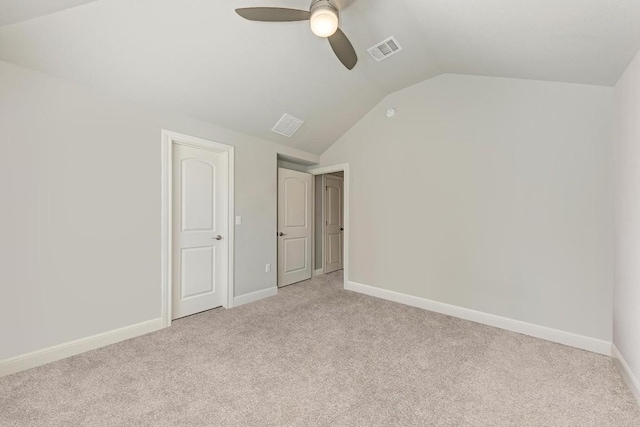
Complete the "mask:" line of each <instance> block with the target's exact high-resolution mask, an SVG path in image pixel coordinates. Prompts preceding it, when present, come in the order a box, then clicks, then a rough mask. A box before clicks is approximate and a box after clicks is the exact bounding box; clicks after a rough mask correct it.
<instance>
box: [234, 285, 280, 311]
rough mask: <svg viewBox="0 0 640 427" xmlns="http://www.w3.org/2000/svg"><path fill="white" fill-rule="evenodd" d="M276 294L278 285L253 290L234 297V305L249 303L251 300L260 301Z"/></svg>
mask: <svg viewBox="0 0 640 427" xmlns="http://www.w3.org/2000/svg"><path fill="white" fill-rule="evenodd" d="M275 295H278V288H277V287H273V288H268V289H263V290H261V291H255V292H251V293H248V294H244V295H240V296H239V297H234V298H233V306H234V307H238V306H239V305H243V304H249V303H250V302H254V301H259V300H261V299H264V298H269V297H272V296H275Z"/></svg>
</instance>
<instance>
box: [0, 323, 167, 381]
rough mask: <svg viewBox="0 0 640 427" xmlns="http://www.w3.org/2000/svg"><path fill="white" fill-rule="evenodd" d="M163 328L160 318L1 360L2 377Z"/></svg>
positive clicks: (0, 373) (0, 371) (0, 374)
mask: <svg viewBox="0 0 640 427" xmlns="http://www.w3.org/2000/svg"><path fill="white" fill-rule="evenodd" d="M162 328H163V322H162V319H161V318H158V319H153V320H148V321H146V322H142V323H137V324H135V325H130V326H125V327H124V328H120V329H114V330H112V331H108V332H103V333H101V334H97V335H92V336H90V337H86V338H81V339H79V340H74V341H69V342H66V343H63V344H58V345H54V346H52V347H48V348H45V349H42V350H37V351H32V352H31V353H26V354H22V355H20V356H15V357H12V358H9V359H5V360H0V377H2V376H4V375H10V374H14V373H16V372H20V371H24V370H26V369H31V368H35V367H36V366H40V365H44V364H46V363H51V362H55V361H56V360H60V359H65V358H67V357H71V356H75V355H77V354H80V353H84V352H87V351H91V350H95V349H97V348H100V347H105V346H108V345H111V344H115V343H117V342H120V341H124V340H128V339H130V338H135V337H138V336H140V335H144V334H148V333H150V332H155V331H157V330H160V329H162Z"/></svg>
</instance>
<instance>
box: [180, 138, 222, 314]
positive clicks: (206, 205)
mask: <svg viewBox="0 0 640 427" xmlns="http://www.w3.org/2000/svg"><path fill="white" fill-rule="evenodd" d="M227 173H228V154H227V153H216V152H213V151H208V150H204V149H199V148H194V147H189V146H185V145H180V144H174V145H173V219H172V221H173V266H172V267H173V277H172V279H173V280H172V284H173V285H172V299H171V300H172V318H173V319H177V318H179V317H184V316H188V315H190V314H194V313H198V312H201V311H204V310H209V309H212V308H215V307H219V306H221V305H223V301H224V300H225V298H226V297H227V295H226V293H227V286H228V263H227V259H228V258H227V257H228V243H227V240H226V238H227V236H228V230H227V227H228V221H227V215H228V214H227V206H228V179H227Z"/></svg>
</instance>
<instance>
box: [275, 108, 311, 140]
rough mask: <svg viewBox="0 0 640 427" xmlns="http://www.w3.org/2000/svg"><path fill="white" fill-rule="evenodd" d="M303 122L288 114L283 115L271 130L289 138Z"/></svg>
mask: <svg viewBox="0 0 640 427" xmlns="http://www.w3.org/2000/svg"><path fill="white" fill-rule="evenodd" d="M303 123H304V122H303V121H302V120H300V119H298V118H295V117H293V116H291V115H289V114H286V113H285V114H283V115H282V117H281V118H280V120H278V123H276V125H275V126H274V127H273V129H271V130H272V131H273V132H275V133H279V134H280V135H284V136H286V137H288V138H291V137H292V136H293V134H294V133H296V131H297V130H298V129H300V126H302V124H303Z"/></svg>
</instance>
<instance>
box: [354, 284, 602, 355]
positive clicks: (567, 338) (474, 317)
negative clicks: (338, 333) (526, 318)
mask: <svg viewBox="0 0 640 427" xmlns="http://www.w3.org/2000/svg"><path fill="white" fill-rule="evenodd" d="M345 289H347V290H349V291H354V292H359V293H361V294H366V295H370V296H373V297H377V298H382V299H386V300H389V301H394V302H398V303H400V304H406V305H410V306H413V307H418V308H422V309H424V310H429V311H434V312H436V313H441V314H446V315H448V316H453V317H458V318H460V319H465V320H470V321H472V322H477V323H482V324H484V325H489V326H493V327H495V328H500V329H505V330H507V331H512V332H518V333H520V334H524V335H530V336H532V337H536V338H542V339H544V340H547V341H552V342H556V343H560V344H564V345H568V346H570V347H576V348H580V349H582V350H587V351H591V352H594V353H600V354H604V355H607V356H611V343H610V342H608V341H604V340H600V339H597V338H591V337H586V336H584V335H578V334H574V333H572V332H565V331H561V330H558V329H553V328H548V327H546V326H540V325H535V324H533V323H527V322H522V321H520V320H515V319H509V318H507V317H501V316H496V315H494V314H488V313H483V312H481V311H476V310H471V309H468V308H463V307H458V306H455V305H450V304H445V303H442V302H438V301H432V300H428V299H425V298H420V297H415V296H412V295H407V294H402V293H399V292H394V291H389V290H386V289H381V288H376V287H373V286H368V285H363V284H360V283H355V282H348V283H347V285H346V286H345Z"/></svg>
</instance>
